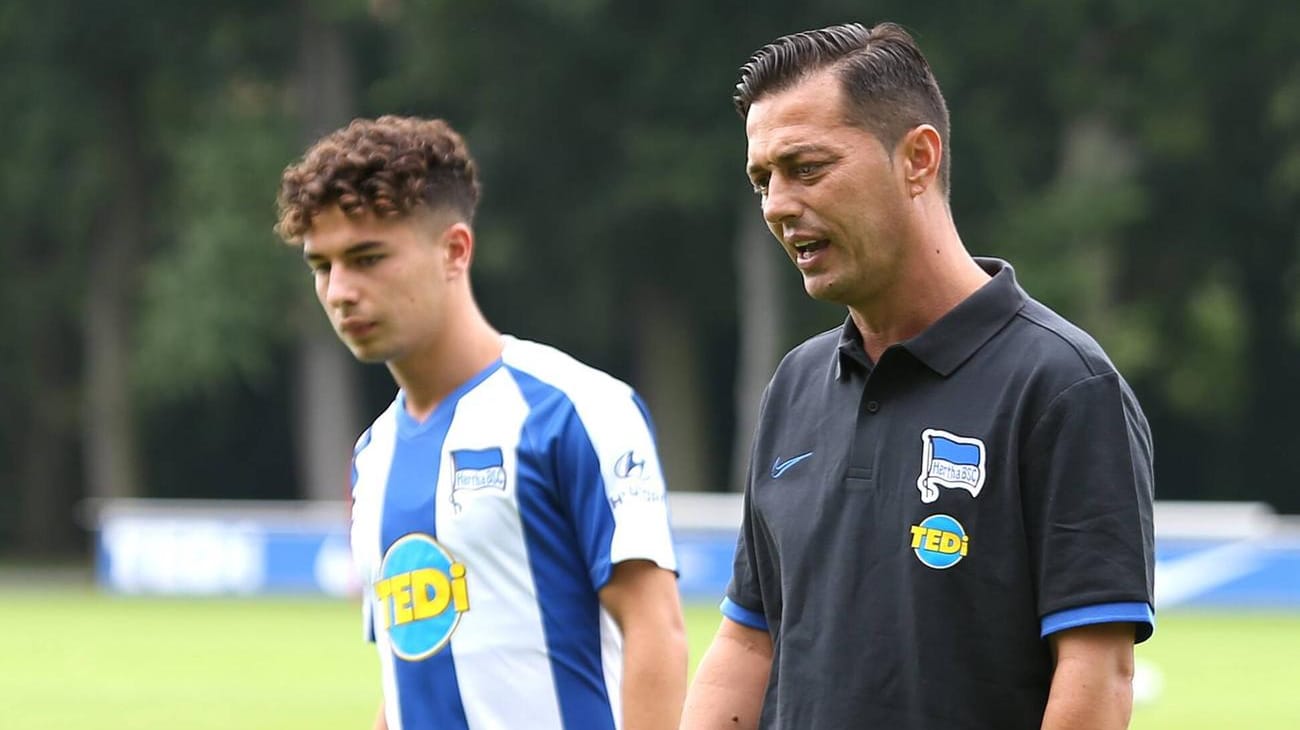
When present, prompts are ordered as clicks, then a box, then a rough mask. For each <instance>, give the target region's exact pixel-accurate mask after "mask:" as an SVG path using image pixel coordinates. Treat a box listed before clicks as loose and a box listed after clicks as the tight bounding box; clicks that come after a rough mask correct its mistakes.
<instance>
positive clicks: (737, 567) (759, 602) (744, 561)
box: [719, 386, 770, 630]
mask: <svg viewBox="0 0 1300 730" xmlns="http://www.w3.org/2000/svg"><path fill="white" fill-rule="evenodd" d="M769 392H770V386H769V389H768V390H764V391H763V397H762V400H761V402H760V403H759V409H758V422H759V423H760V424H761V423H762V421H763V414H764V413H765V412H766V410H767V399H768V393H769ZM755 441H757V436H756V437H755ZM750 451H751V453H750V455H749V468H748V470H747V473H746V476H745V495H744V502H743V510H742V513H741V520H740V533H739V534H738V535H737V537H736V553H735V557H734V558H733V560H732V567H731V581H730V582H729V583H728V584H727V591H726V597H725V598H724V599H723V601H722V605H721V606H720V607H719V608H720V609H721V611H722V615H724V616H726V617H727V618H729V619H731V620H732V621H735V622H736V623H738V624H741V625H743V626H748V627H749V628H752V629H761V630H767V629H768V622H767V616H766V613H765V612H764V610H763V594H762V587H761V582H760V580H759V567H760V566H759V561H758V556H757V552H756V550H755V548H756V547H757V546H758V545H757V542H756V540H757V535H756V534H755V526H756V524H757V523H756V518H755V514H754V506H753V495H754V454H753V448H752V447H751V450H750Z"/></svg>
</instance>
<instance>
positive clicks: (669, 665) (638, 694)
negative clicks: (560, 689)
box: [600, 560, 686, 730]
mask: <svg viewBox="0 0 1300 730" xmlns="http://www.w3.org/2000/svg"><path fill="white" fill-rule="evenodd" d="M600 602H601V604H602V605H603V606H604V607H605V609H606V610H607V611H609V613H610V615H611V616H613V617H614V621H615V622H617V623H618V626H619V629H621V630H622V632H623V728H624V730H649V729H660V728H662V729H663V730H677V724H678V721H679V720H680V718H681V712H682V697H683V696H684V695H685V694H686V629H685V627H684V625H683V622H682V606H681V601H680V599H679V598H678V596H677V577H676V576H674V575H673V574H672V572H671V571H668V570H665V569H663V568H660V567H659V566H658V565H655V564H654V563H652V562H650V561H648V560H627V561H624V562H621V563H618V564H617V565H615V566H614V571H613V574H612V575H611V576H610V579H609V582H608V583H606V584H605V586H604V587H603V588H601V589H600Z"/></svg>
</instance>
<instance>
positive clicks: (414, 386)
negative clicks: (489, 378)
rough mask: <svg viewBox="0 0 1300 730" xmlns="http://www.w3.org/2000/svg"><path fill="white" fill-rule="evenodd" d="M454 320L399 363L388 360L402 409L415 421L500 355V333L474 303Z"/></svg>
mask: <svg viewBox="0 0 1300 730" xmlns="http://www.w3.org/2000/svg"><path fill="white" fill-rule="evenodd" d="M456 320H457V321H456V322H454V323H451V322H449V323H448V324H449V325H450V326H448V327H446V328H445V329H444V333H443V335H442V337H440V338H439V340H438V341H436V342H430V343H429V346H428V347H426V348H424V349H423V350H422V351H420V352H418V353H413V354H412V355H411V356H409V357H406V358H403V359H402V361H401V362H397V361H393V362H389V363H388V370H389V372H391V373H392V374H393V379H394V380H396V381H397V385H398V387H400V388H401V389H402V392H403V393H404V394H405V400H406V412H407V413H408V414H409V415H410V416H411V417H412V418H414V419H415V420H417V421H423V420H425V419H426V418H428V417H429V415H430V414H432V413H433V411H434V410H435V409H436V408H437V407H438V404H440V403H442V401H443V400H445V399H446V397H447V396H448V395H450V394H451V393H452V391H454V390H456V389H457V388H459V387H460V386H461V385H464V384H465V383H466V382H467V381H468V380H469V379H470V378H473V377H474V376H475V375H477V374H478V373H480V372H482V370H483V369H484V368H486V367H487V366H489V365H491V364H492V363H493V362H495V361H496V360H497V359H498V358H500V357H501V351H502V349H503V344H502V341H501V333H499V332H497V331H496V329H494V328H493V327H492V325H491V324H489V323H488V321H487V319H485V318H484V317H483V314H482V313H481V312H480V311H479V310H478V307H477V306H471V309H470V311H468V312H465V313H464V315H463V316H461V317H458V318H456Z"/></svg>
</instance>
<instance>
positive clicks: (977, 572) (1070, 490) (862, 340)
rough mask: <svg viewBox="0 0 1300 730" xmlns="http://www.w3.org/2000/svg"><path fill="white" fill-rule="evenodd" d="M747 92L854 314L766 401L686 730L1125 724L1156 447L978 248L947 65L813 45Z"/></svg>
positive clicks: (808, 255) (779, 194) (798, 214)
mask: <svg viewBox="0 0 1300 730" xmlns="http://www.w3.org/2000/svg"><path fill="white" fill-rule="evenodd" d="M735 98H736V104H737V108H738V109H739V111H740V113H741V115H742V116H743V117H745V122H746V124H745V131H746V134H747V137H748V140H749V149H748V170H749V175H750V178H751V179H752V181H753V183H754V188H755V190H756V191H757V192H758V194H759V195H760V196H761V198H762V207H763V216H764V218H766V220H767V223H768V225H769V227H770V228H771V230H772V233H773V234H774V235H775V236H776V237H777V238H778V239H779V240H780V241H781V243H782V245H783V246H784V248H785V250H786V253H787V254H789V256H790V258H791V260H792V261H793V262H794V264H795V265H796V266H797V267H798V269H799V271H800V272H801V273H802V275H803V279H804V286H805V288H806V290H807V291H808V293H809V295H811V296H813V297H814V298H817V299H823V300H827V301H832V302H837V303H840V304H843V305H845V306H846V307H847V308H848V311H849V316H848V318H847V319H846V320H845V323H844V325H843V327H840V328H838V329H836V330H832V331H830V332H825V333H823V334H821V335H818V336H816V337H813V338H812V339H810V340H808V341H807V342H805V343H803V344H802V345H800V346H799V347H797V348H795V349H794V350H793V351H792V352H791V353H790V354H789V355H787V356H786V358H785V359H784V360H783V361H782V363H781V365H780V366H779V367H778V368H777V371H776V374H775V375H774V376H773V378H772V382H771V384H770V385H769V386H768V389H767V391H766V392H765V393H764V396H763V403H762V412H761V416H760V419H759V425H758V429H757V432H756V434H755V438H754V444H753V451H752V454H751V462H750V476H749V483H748V485H747V489H746V493H745V517H744V522H743V524H742V527H741V533H740V540H739V544H738V545H737V549H736V559H735V568H734V574H733V578H732V582H731V585H730V586H729V587H728V590H727V596H726V599H725V600H724V601H723V606H722V611H723V614H724V618H723V621H722V626H721V627H720V629H719V631H718V635H717V637H716V638H715V639H714V643H713V645H712V647H711V648H710V649H709V652H708V654H707V655H706V656H705V658H704V660H703V662H702V664H701V666H700V668H699V670H698V673H697V675H696V679H695V683H694V685H693V687H692V688H691V691H690V694H689V695H688V698H687V704H686V715H685V721H684V723H683V727H685V728H688V729H690V730H698V729H702V728H729V729H730V728H740V727H764V728H783V729H788V730H796V729H797V730H805V729H807V728H812V729H814V730H822V729H839V728H882V729H887V730H899V729H906V728H917V729H928V728H944V729H945V730H960V729H962V728H972V729H974V728H991V729H996V730H1006V729H1018V728H1026V729H1027V728H1040V727H1041V728H1066V727H1070V728H1075V727H1078V728H1090V729H1093V728H1123V727H1126V726H1127V725H1128V720H1129V715H1130V711H1131V707H1132V686H1131V678H1132V670H1133V644H1134V643H1135V641H1142V640H1144V639H1146V638H1147V637H1148V636H1150V634H1151V631H1152V627H1153V621H1154V617H1153V613H1152V573H1153V567H1154V556H1153V538H1152V524H1151V499H1152V471H1151V439H1150V432H1149V430H1148V427H1147V424H1146V420H1145V418H1144V417H1143V415H1142V411H1141V409H1140V408H1139V407H1138V404H1137V401H1136V400H1135V399H1134V397H1133V394H1132V392H1131V391H1130V390H1129V387H1128V385H1127V384H1126V383H1125V382H1124V380H1123V379H1122V378H1121V377H1120V375H1119V374H1118V373H1117V372H1116V371H1115V368H1114V366H1113V365H1112V364H1111V363H1110V361H1109V360H1108V359H1107V357H1106V355H1105V353H1103V352H1102V350H1101V348H1100V347H1099V346H1098V345H1097V343H1096V342H1094V341H1093V340H1092V338H1090V337H1089V336H1088V335H1087V334H1085V333H1084V332H1082V331H1081V330H1079V329H1078V328H1076V327H1074V326H1073V325H1071V324H1070V323H1069V322H1067V321H1065V320H1064V319H1062V318H1061V317H1060V316H1058V315H1056V314H1055V313H1053V312H1052V311H1050V310H1049V309H1047V308H1046V307H1044V306H1043V305H1041V304H1039V303H1038V302H1036V301H1034V300H1033V299H1030V298H1029V297H1028V296H1027V295H1026V294H1025V293H1024V291H1023V290H1022V289H1021V288H1020V287H1019V286H1018V285H1017V284H1016V280H1015V276H1014V274H1013V272H1012V270H1011V267H1010V266H1008V265H1007V264H1006V263H1004V262H1001V261H997V260H993V259H974V258H972V257H971V256H970V255H969V254H967V252H966V249H965V248H964V246H963V244H962V242H961V239H960V237H959V236H958V234H957V230H956V228H955V226H954V224H953V220H952V215H951V212H950V209H949V205H948V177H949V176H948V155H947V145H948V114H947V109H946V107H945V104H944V101H943V97H942V95H941V93H940V91H939V88H938V84H937V83H936V82H935V80H934V76H933V75H932V73H931V71H930V68H929V65H928V63H927V62H926V61H925V58H924V57H923V56H922V54H921V52H920V51H919V50H918V49H917V47H916V45H915V43H914V42H913V40H912V38H911V37H910V36H908V35H907V33H906V32H904V31H903V30H902V29H900V28H899V27H897V26H895V25H892V24H882V25H878V26H876V27H874V28H870V29H867V28H863V27H862V26H858V25H844V26H836V27H832V28H826V29H823V30H819V31H810V32H807V33H799V34H796V35H792V36H786V37H784V38H781V39H779V40H777V41H775V42H774V43H772V44H771V45H769V46H767V47H765V48H763V49H762V50H760V51H759V52H758V53H757V54H756V55H755V56H754V57H753V59H751V61H750V62H749V63H748V64H746V65H745V66H744V68H743V69H742V71H741V81H740V84H739V85H738V86H737V93H736V97H735Z"/></svg>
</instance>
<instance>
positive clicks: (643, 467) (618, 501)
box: [608, 449, 664, 510]
mask: <svg viewBox="0 0 1300 730" xmlns="http://www.w3.org/2000/svg"><path fill="white" fill-rule="evenodd" d="M656 466H657V465H656V464H655V462H654V454H653V453H650V454H649V456H647V455H646V454H644V453H641V452H638V451H636V450H635V449H632V450H629V451H625V452H623V454H622V455H620V456H619V457H618V458H617V459H615V460H614V482H613V483H612V484H610V485H609V488H608V497H609V506H610V508H611V509H615V510H617V509H618V508H619V507H622V506H623V505H624V504H628V503H645V504H658V503H662V502H663V501H664V485H663V482H662V481H661V480H656V479H654V478H653V477H654V475H655V474H657V473H658V470H657V468H656Z"/></svg>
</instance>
